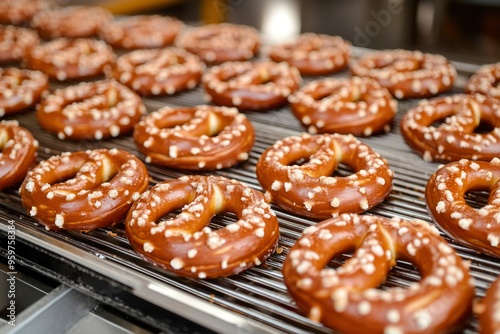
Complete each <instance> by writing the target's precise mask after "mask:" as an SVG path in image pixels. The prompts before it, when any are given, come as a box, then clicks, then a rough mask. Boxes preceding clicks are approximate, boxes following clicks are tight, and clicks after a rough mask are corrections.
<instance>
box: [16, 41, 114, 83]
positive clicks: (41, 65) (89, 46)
mask: <svg viewBox="0 0 500 334" xmlns="http://www.w3.org/2000/svg"><path fill="white" fill-rule="evenodd" d="M114 60H115V56H114V54H113V50H112V49H111V47H110V46H109V45H107V44H106V43H104V42H102V41H97V40H92V39H85V38H81V39H73V40H72V39H66V38H60V39H55V40H53V41H50V42H48V43H45V44H41V45H39V46H37V47H35V48H33V49H32V50H31V52H29V53H27V54H26V57H25V62H26V65H27V67H28V68H31V69H34V70H40V71H42V72H44V73H46V74H47V75H48V76H49V77H50V78H51V79H56V80H59V81H65V80H77V79H87V78H91V77H96V76H99V75H102V74H103V73H104V70H105V69H108V71H109V68H110V66H111V64H112V63H113V62H114Z"/></svg>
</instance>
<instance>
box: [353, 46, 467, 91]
mask: <svg viewBox="0 0 500 334" xmlns="http://www.w3.org/2000/svg"><path fill="white" fill-rule="evenodd" d="M351 72H352V73H353V75H356V76H360V77H370V78H373V79H375V80H377V81H378V82H379V83H380V84H381V85H382V86H383V87H386V88H387V89H389V91H390V92H391V94H392V95H394V96H395V97H396V98H398V99H403V98H422V97H430V96H434V95H437V94H439V93H442V92H446V91H448V90H450V89H451V88H452V87H453V83H454V82H455V78H456V76H457V72H456V70H455V67H454V66H453V65H452V64H451V63H450V62H449V61H448V60H447V59H446V58H445V57H443V56H441V55H435V54H430V53H422V52H419V51H407V50H385V51H378V52H374V53H369V54H367V55H365V56H362V57H361V58H360V59H358V60H357V61H356V62H353V63H352V64H351Z"/></svg>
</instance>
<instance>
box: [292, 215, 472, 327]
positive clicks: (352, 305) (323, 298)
mask: <svg viewBox="0 0 500 334" xmlns="http://www.w3.org/2000/svg"><path fill="white" fill-rule="evenodd" d="M353 250H354V254H353V256H352V258H349V259H348V260H347V261H346V262H345V263H344V264H343V265H342V266H340V267H339V268H337V269H332V268H327V267H326V265H327V264H328V262H329V261H330V259H331V258H332V257H334V256H336V255H340V254H342V253H343V252H351V251H353ZM397 259H400V260H405V261H409V262H411V263H412V264H414V265H415V266H416V267H417V268H418V270H419V272H420V276H421V277H422V278H421V280H420V281H419V282H418V283H413V284H412V285H411V286H410V287H409V288H408V289H402V288H399V287H396V288H389V289H384V290H381V289H377V288H378V286H379V285H381V284H382V283H384V282H385V280H386V276H387V274H388V272H389V271H390V269H391V268H392V267H394V266H395V265H396V260H397ZM283 278H284V280H285V284H286V286H287V288H288V291H289V292H290V294H291V296H292V297H293V299H294V300H295V301H296V303H297V305H298V306H299V308H300V309H301V310H303V311H304V312H305V313H306V314H307V316H308V317H309V318H311V319H312V320H314V321H319V322H322V323H323V324H324V325H326V326H328V327H330V328H333V329H335V330H337V331H340V332H342V333H354V332H356V333H444V332H453V331H454V330H457V329H458V328H460V327H462V326H463V325H464V324H465V323H466V322H467V320H468V316H470V314H471V309H472V300H473V298H474V285H473V283H472V279H471V277H470V275H469V272H468V264H467V263H465V262H464V261H462V259H461V258H460V257H459V256H458V255H457V254H456V253H455V251H454V250H453V249H452V248H451V247H450V246H449V245H448V244H447V243H446V241H445V240H444V239H443V238H441V237H440V236H439V234H438V232H437V230H436V229H435V228H431V225H429V224H427V223H425V222H422V221H418V220H411V221H409V220H402V219H399V218H392V219H389V218H383V217H377V216H369V215H365V216H358V215H350V214H343V215H341V216H339V217H336V218H332V219H329V220H326V221H323V222H321V223H319V224H317V225H313V226H311V227H309V228H307V229H306V230H304V233H303V234H302V236H301V237H300V238H299V240H298V241H297V242H296V244H295V245H294V246H293V247H292V248H291V249H290V252H289V254H288V256H287V257H286V260H285V262H284V265H283Z"/></svg>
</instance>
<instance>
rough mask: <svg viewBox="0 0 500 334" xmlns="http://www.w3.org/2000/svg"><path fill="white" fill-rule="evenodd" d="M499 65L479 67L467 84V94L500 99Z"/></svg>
mask: <svg viewBox="0 0 500 334" xmlns="http://www.w3.org/2000/svg"><path fill="white" fill-rule="evenodd" d="M499 83H500V63H495V64H488V65H484V66H481V68H479V70H477V71H476V73H474V74H473V75H472V76H471V77H470V78H469V80H468V81H467V84H466V85H465V91H466V92H467V93H480V94H483V95H486V96H491V97H494V98H496V99H500V85H499Z"/></svg>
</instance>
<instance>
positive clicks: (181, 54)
mask: <svg viewBox="0 0 500 334" xmlns="http://www.w3.org/2000/svg"><path fill="white" fill-rule="evenodd" d="M204 69H205V65H204V64H203V63H202V62H201V61H200V60H199V59H198V57H196V56H194V55H192V54H190V53H189V52H186V51H184V50H181V49H177V48H166V49H151V50H135V51H132V52H129V53H127V54H124V55H123V56H120V57H119V58H118V59H117V61H116V63H115V64H114V65H113V67H112V71H111V73H109V74H108V76H112V77H113V78H115V79H116V80H118V81H120V82H121V83H122V84H124V85H127V86H128V87H129V88H131V89H133V90H135V91H136V92H138V93H139V94H141V95H166V94H168V95H173V94H175V93H178V92H181V91H184V90H187V89H193V88H195V87H196V85H197V84H198V83H199V82H200V80H201V76H202V73H203V70H204Z"/></svg>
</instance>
